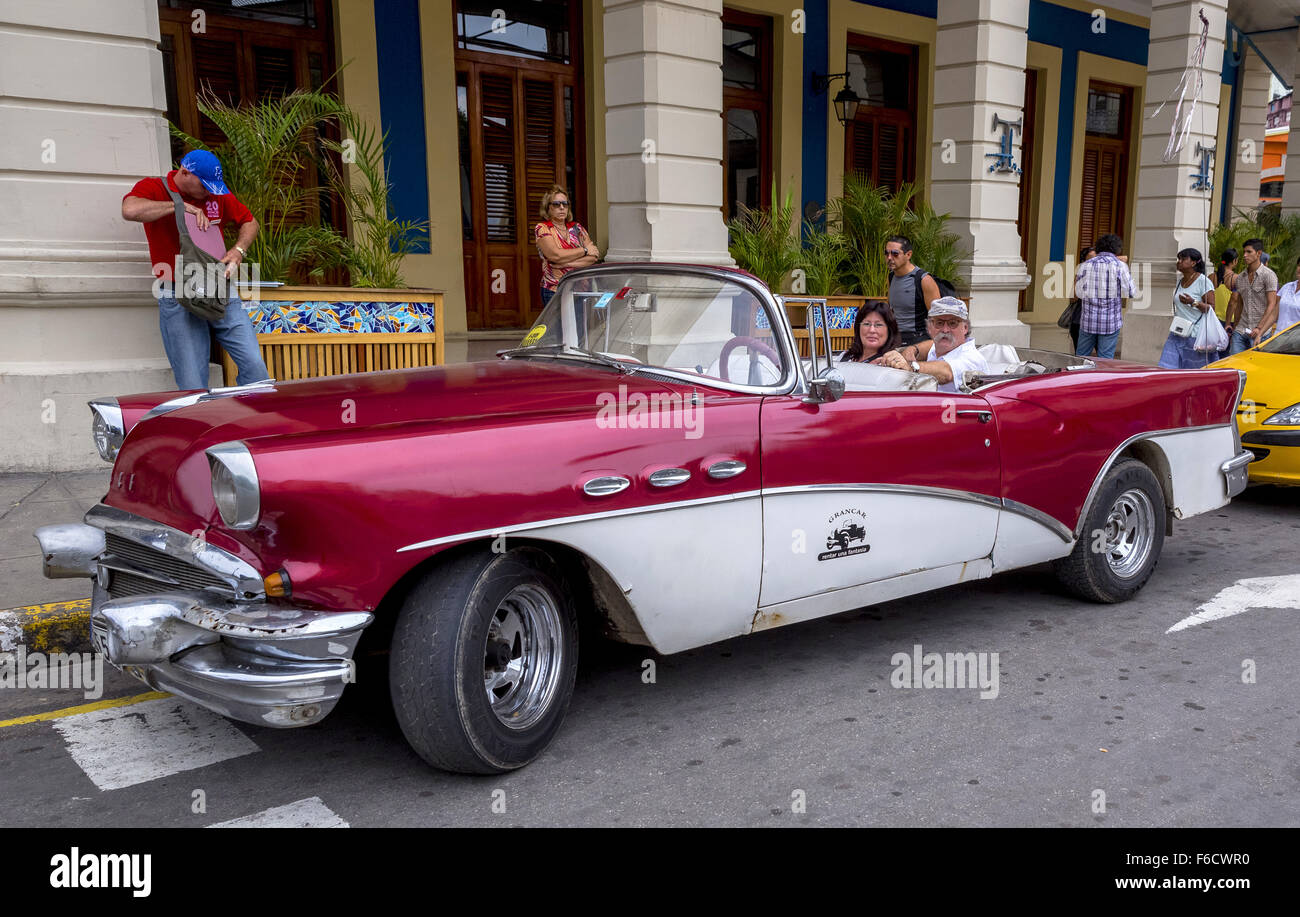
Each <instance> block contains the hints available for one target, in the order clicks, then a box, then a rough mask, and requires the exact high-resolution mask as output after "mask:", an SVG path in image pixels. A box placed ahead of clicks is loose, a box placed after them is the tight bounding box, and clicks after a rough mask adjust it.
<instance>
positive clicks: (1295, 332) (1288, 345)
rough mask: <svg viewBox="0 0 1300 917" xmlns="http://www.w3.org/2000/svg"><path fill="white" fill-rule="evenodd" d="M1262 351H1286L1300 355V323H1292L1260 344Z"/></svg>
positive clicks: (1292, 354) (1286, 352)
mask: <svg viewBox="0 0 1300 917" xmlns="http://www.w3.org/2000/svg"><path fill="white" fill-rule="evenodd" d="M1259 349H1260V351H1261V352H1262V353H1285V354H1290V355H1291V356H1300V324H1295V325H1292V326H1291V327H1290V328H1288V329H1286V330H1285V331H1283V332H1282V333H1281V334H1275V335H1273V337H1271V338H1269V339H1268V340H1267V341H1265V342H1264V343H1263V344H1260V345H1259Z"/></svg>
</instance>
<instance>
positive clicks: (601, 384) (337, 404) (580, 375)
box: [105, 360, 690, 528]
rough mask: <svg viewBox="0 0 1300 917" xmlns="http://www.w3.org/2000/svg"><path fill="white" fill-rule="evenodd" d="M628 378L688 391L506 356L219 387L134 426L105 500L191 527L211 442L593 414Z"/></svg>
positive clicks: (202, 496)
mask: <svg viewBox="0 0 1300 917" xmlns="http://www.w3.org/2000/svg"><path fill="white" fill-rule="evenodd" d="M660 378H662V377H660ZM620 386H626V387H627V388H626V389H625V391H626V392H627V393H631V392H638V391H640V392H645V393H647V394H648V393H652V392H664V391H689V390H690V387H689V386H687V385H684V384H683V385H680V386H676V385H669V384H667V383H666V382H662V381H659V379H658V378H655V379H651V378H646V377H644V376H639V375H627V374H621V373H619V372H617V371H615V370H613V369H610V368H605V367H601V366H586V365H581V364H577V363H571V362H560V361H555V360H498V361H490V362H480V363H464V364H456V365H453V366H441V367H431V368H426V369H412V370H393V371H386V372H373V373H364V374H359V375H353V376H331V377H327V378H322V379H310V380H302V381H298V382H286V383H277V384H275V385H274V386H272V387H268V388H262V389H258V388H250V389H249V390H248V391H245V392H233V393H225V392H219V393H214V395H212V396H208V397H206V398H205V399H204V400H201V401H198V402H197V403H193V404H187V405H184V406H180V407H177V408H175V409H172V410H167V411H166V412H165V413H161V414H157V415H155V416H152V417H147V418H146V419H142V420H141V421H140V422H138V423H137V424H136V425H135V426H134V427H132V428H131V429H130V431H129V432H128V433H127V436H126V439H125V441H124V442H123V444H122V447H121V449H120V451H119V453H118V457H117V461H116V463H115V464H114V466H113V477H112V482H111V486H110V489H109V493H108V496H107V497H106V498H105V502H107V503H109V504H110V505H113V506H118V507H119V508H121V509H124V510H127V511H129V512H135V513H137V514H139V515H144V516H147V517H148V518H152V519H156V520H157V521H159V522H164V523H165V524H168V525H172V526H173V527H178V528H182V527H186V526H190V525H191V524H192V523H193V522H194V521H195V516H197V517H199V518H201V519H206V520H207V521H210V522H212V521H215V515H214V514H215V508H214V507H213V504H212V496H211V490H210V472H209V469H208V464H207V458H206V456H205V455H204V450H206V449H207V448H208V447H210V446H213V445H216V444H217V443H223V442H230V441H233V440H241V441H244V442H246V443H247V444H248V445H249V447H250V448H251V449H253V450H254V454H255V455H256V454H257V452H258V450H259V449H271V448H274V449H284V448H290V449H292V448H293V443H295V442H302V443H304V444H305V443H307V442H309V441H310V442H313V443H319V442H320V441H321V439H322V438H326V439H328V438H331V437H338V438H342V437H349V438H350V437H355V436H364V435H366V433H365V432H363V431H369V432H370V433H374V432H375V431H377V430H382V431H388V432H389V433H390V434H391V433H392V432H394V431H395V430H397V429H398V428H409V429H410V431H411V433H412V434H420V433H430V432H434V433H436V432H442V431H447V432H451V431H453V430H456V429H459V428H461V427H463V426H471V425H482V424H483V423H484V422H485V421H486V422H489V423H492V424H493V425H499V426H500V425H509V424H511V423H516V422H524V421H525V420H526V419H527V418H535V417H537V416H538V415H542V414H545V415H559V414H577V415H580V414H583V413H589V414H592V415H595V413H596V412H597V410H598V409H599V405H600V403H599V402H598V400H597V399H598V398H600V396H601V395H602V394H605V395H606V396H607V397H608V396H609V394H611V393H618V392H619V390H620ZM304 472H305V473H311V470H310V469H307V470H304Z"/></svg>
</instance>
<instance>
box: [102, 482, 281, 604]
mask: <svg viewBox="0 0 1300 917" xmlns="http://www.w3.org/2000/svg"><path fill="white" fill-rule="evenodd" d="M86 524H87V525H93V526H94V527H95V528H97V529H103V530H104V531H105V532H110V533H112V534H114V535H117V536H119V537H121V538H125V539H127V540H128V541H134V542H136V543H137V544H142V545H144V546H145V547H147V548H152V549H154V550H155V551H161V552H163V553H165V554H170V555H171V556H172V557H175V558H177V559H178V560H182V561H184V562H186V563H192V564H197V565H198V566H201V567H204V568H205V569H207V570H209V571H211V572H212V573H213V574H214V575H215V576H217V577H219V578H220V579H221V580H222V581H223V582H225V583H227V584H228V585H229V586H230V589H231V591H232V592H233V593H234V594H235V596H236V597H237V598H240V599H245V600H247V599H264V598H266V593H265V587H264V585H263V582H262V575H261V574H260V573H258V572H257V570H255V569H254V568H253V567H252V566H251V565H250V564H248V563H245V562H244V561H243V560H241V559H240V558H239V557H236V556H235V555H234V554H231V553H230V552H229V551H223V550H221V548H218V547H215V546H214V545H211V544H209V543H208V542H207V541H205V540H203V539H201V538H195V537H194V536H192V535H191V534H190V533H188V532H182V531H180V530H179V529H174V528H171V527H170V526H166V525H163V524H162V523H161V522H154V521H153V520H152V519H145V518H144V517H143V516H137V515H135V514H134V513H128V512H126V511H125V510H120V509H118V508H117V507H114V506H105V505H104V504H103V503H99V504H97V505H95V506H93V507H91V508H90V511H89V512H88V513H86Z"/></svg>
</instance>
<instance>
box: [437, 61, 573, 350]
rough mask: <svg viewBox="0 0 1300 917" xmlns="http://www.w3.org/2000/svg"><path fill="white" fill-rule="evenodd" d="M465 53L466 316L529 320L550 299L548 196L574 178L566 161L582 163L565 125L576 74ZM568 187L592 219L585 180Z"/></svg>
mask: <svg viewBox="0 0 1300 917" xmlns="http://www.w3.org/2000/svg"><path fill="white" fill-rule="evenodd" d="M459 53H460V54H461V55H462V56H463V57H465V58H467V59H466V60H464V61H463V62H462V63H461V64H460V66H459V67H458V73H457V84H458V86H460V87H463V96H464V102H463V106H464V118H465V123H466V137H465V138H464V140H462V142H461V145H460V155H461V157H462V158H467V159H468V167H467V168H464V167H463V168H462V175H463V176H464V182H463V183H462V193H465V192H468V197H469V201H468V205H467V206H465V202H464V201H462V206H464V207H465V212H466V213H467V214H468V218H469V225H468V226H467V228H466V231H465V233H464V237H463V239H462V246H463V252H464V271H465V298H466V322H467V324H468V327H469V328H470V329H471V330H474V329H488V328H523V327H527V326H528V325H530V324H532V322H533V320H534V319H536V317H537V315H538V314H539V313H540V312H541V308H542V302H541V292H540V290H541V283H542V269H541V259H540V258H539V256H538V253H537V245H536V243H535V242H534V240H533V228H534V227H535V226H536V225H537V223H538V222H539V221H540V217H539V216H538V208H539V206H540V205H541V200H542V196H543V195H544V194H545V193H546V192H547V191H549V190H550V189H551V186H552V185H554V184H557V183H559V184H565V183H566V181H565V172H566V168H567V167H569V166H572V165H578V166H580V165H581V164H580V163H577V164H575V163H570V162H569V161H568V160H569V158H570V157H571V156H573V155H575V154H574V153H573V152H571V151H570V144H569V143H567V142H566V141H567V138H566V132H565V131H566V115H565V107H564V101H565V98H566V94H567V95H568V96H569V97H572V92H573V81H572V78H571V77H570V76H569V75H568V74H567V73H552V72H547V69H546V67H542V66H540V65H539V64H538V62H535V61H533V62H529V61H520V62H518V66H507V65H498V64H497V63H496V62H495V60H494V61H493V63H485V62H482V61H481V60H480V58H485V57H489V56H491V57H493V58H495V57H496V56H495V55H483V54H475V53H467V52H459ZM533 65H538V66H533ZM547 66H549V67H550V68H552V69H554V68H555V66H556V65H554V64H551V65H547ZM565 69H566V70H567V69H568V68H565ZM458 104H461V103H458ZM570 130H572V128H570ZM568 190H569V199H570V200H572V201H573V207H574V209H573V213H574V214H575V215H576V216H575V217H574V218H576V219H578V220H580V221H583V219H584V214H585V211H584V204H585V199H584V195H583V193H582V188H581V187H577V188H569V189H568ZM584 225H586V224H585V221H584Z"/></svg>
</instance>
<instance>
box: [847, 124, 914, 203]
mask: <svg viewBox="0 0 1300 917" xmlns="http://www.w3.org/2000/svg"><path fill="white" fill-rule="evenodd" d="M847 134H848V135H847V137H846V138H845V147H846V149H847V150H848V153H849V161H848V163H846V167H847V169H848V170H849V171H850V172H853V173H854V174H855V175H858V176H860V177H862V178H865V179H867V180H868V181H870V182H871V183H872V184H873V185H878V186H880V187H883V188H889V189H890V190H891V191H897V190H898V187H899V186H900V185H901V184H902V183H903V182H905V181H911V180H912V178H913V174H914V169H913V163H914V161H915V155H914V152H913V149H914V148H913V145H912V136H913V130H912V126H911V125H910V124H900V123H898V122H897V120H896V119H894V118H893V117H876V118H871V117H867V118H863V117H859V119H858V120H857V121H856V122H854V123H853V124H850V125H849V127H848V131H847Z"/></svg>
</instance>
